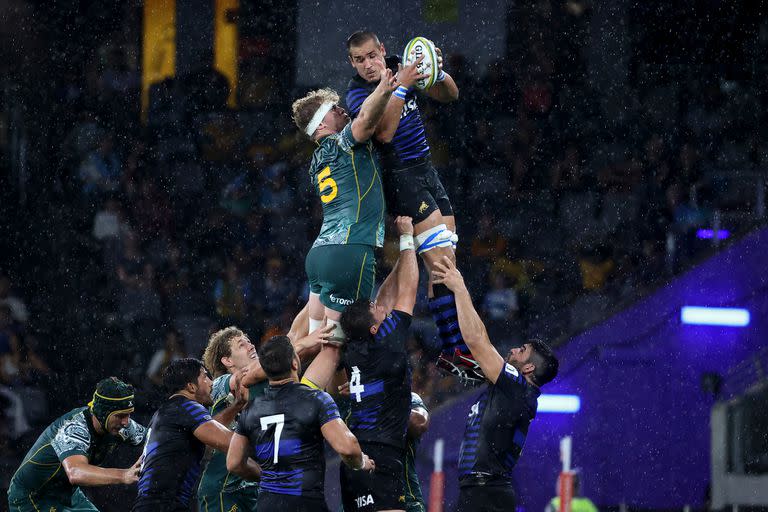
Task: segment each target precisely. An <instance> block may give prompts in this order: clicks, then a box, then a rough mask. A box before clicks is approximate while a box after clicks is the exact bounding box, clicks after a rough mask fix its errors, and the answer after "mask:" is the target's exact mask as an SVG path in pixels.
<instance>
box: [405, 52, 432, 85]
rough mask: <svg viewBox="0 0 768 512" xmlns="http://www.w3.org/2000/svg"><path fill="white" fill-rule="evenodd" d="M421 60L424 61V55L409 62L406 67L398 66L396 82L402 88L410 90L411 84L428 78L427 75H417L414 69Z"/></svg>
mask: <svg viewBox="0 0 768 512" xmlns="http://www.w3.org/2000/svg"><path fill="white" fill-rule="evenodd" d="M422 60H424V55H421V56H420V57H419V58H418V59H416V60H415V61H413V62H411V63H410V64H408V65H407V66H403V65H402V64H398V71H397V81H398V82H400V84H401V85H402V86H403V87H406V88H408V89H410V88H411V87H413V84H415V83H416V81H417V80H421V79H422V78H429V74H427V73H419V71H418V70H417V69H416V68H417V67H418V65H419V64H420V63H421V61H422Z"/></svg>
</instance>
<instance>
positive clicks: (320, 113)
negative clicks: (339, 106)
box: [304, 101, 334, 137]
mask: <svg viewBox="0 0 768 512" xmlns="http://www.w3.org/2000/svg"><path fill="white" fill-rule="evenodd" d="M333 105H334V103H332V102H330V101H324V102H323V104H322V105H320V106H319V107H318V108H317V110H316V111H315V115H313V116H312V119H310V120H309V124H307V128H306V129H305V130H304V133H306V134H307V135H309V136H310V137H311V136H312V134H313V133H315V131H316V130H317V127H318V126H320V123H322V122H323V118H324V117H325V114H327V113H328V112H330V111H331V109H332V108H333Z"/></svg>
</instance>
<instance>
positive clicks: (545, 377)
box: [528, 339, 560, 386]
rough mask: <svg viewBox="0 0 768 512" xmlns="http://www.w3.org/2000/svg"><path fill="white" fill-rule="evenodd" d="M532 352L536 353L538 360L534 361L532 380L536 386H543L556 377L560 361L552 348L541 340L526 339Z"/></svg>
mask: <svg viewBox="0 0 768 512" xmlns="http://www.w3.org/2000/svg"><path fill="white" fill-rule="evenodd" d="M528 343H530V344H531V347H532V348H533V350H534V352H536V354H537V355H538V358H537V359H538V360H537V361H536V362H535V363H534V364H535V365H536V369H535V370H534V371H533V380H534V381H535V382H536V385H537V386H543V385H544V384H547V383H548V382H551V381H552V379H554V378H555V377H557V371H558V370H559V369H560V361H558V360H557V357H555V353H554V352H553V351H552V348H551V347H550V346H549V345H547V344H546V343H544V342H543V341H541V340H537V339H533V340H528Z"/></svg>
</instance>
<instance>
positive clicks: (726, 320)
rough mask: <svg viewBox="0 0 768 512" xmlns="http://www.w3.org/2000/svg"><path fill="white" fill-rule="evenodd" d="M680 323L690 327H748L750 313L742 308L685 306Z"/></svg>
mask: <svg viewBox="0 0 768 512" xmlns="http://www.w3.org/2000/svg"><path fill="white" fill-rule="evenodd" d="M680 321H681V322H683V323H684V324H690V325H720V326H725V327H746V326H748V325H749V321H750V315H749V311H748V310H746V309H740V308H707V307H700V306H683V308H682V309H681V310H680Z"/></svg>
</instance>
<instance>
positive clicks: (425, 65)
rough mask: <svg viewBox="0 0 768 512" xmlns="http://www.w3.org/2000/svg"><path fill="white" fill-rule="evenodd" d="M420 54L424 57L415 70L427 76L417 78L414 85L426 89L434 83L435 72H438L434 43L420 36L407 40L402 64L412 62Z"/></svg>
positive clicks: (435, 78)
mask: <svg viewBox="0 0 768 512" xmlns="http://www.w3.org/2000/svg"><path fill="white" fill-rule="evenodd" d="M422 55H423V56H424V59H423V60H422V61H421V62H420V63H419V65H418V66H417V68H416V70H417V71H418V72H419V74H421V75H429V76H428V77H427V78H421V79H419V80H417V81H416V83H415V84H414V86H415V87H416V88H417V89H421V90H426V89H429V88H430V87H432V86H433V85H435V81H436V80H437V74H438V73H439V69H438V66H437V52H436V51H435V45H434V43H433V42H432V41H430V40H429V39H427V38H426V37H421V36H419V37H414V38H413V39H411V40H410V41H408V44H407V45H405V51H403V66H407V65H408V64H412V63H413V62H414V61H415V60H416V59H418V58H419V57H421V56H422Z"/></svg>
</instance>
